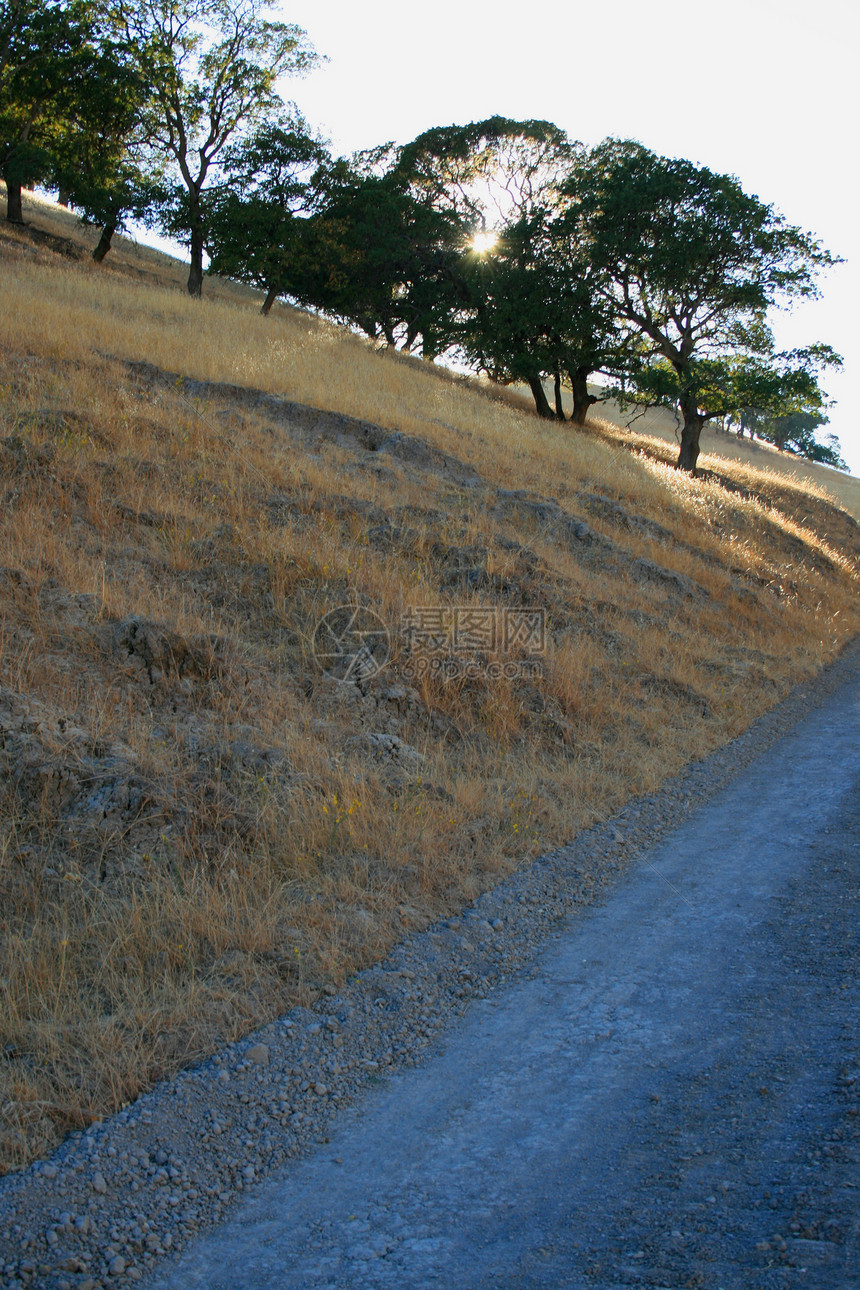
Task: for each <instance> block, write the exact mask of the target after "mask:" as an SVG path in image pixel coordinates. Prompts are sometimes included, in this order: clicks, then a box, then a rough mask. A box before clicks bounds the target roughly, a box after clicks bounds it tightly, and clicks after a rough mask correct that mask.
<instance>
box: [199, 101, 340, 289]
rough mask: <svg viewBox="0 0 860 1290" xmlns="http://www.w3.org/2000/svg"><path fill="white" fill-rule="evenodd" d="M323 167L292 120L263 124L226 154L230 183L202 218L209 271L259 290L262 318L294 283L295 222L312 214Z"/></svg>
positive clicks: (308, 133)
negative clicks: (260, 290) (261, 292)
mask: <svg viewBox="0 0 860 1290" xmlns="http://www.w3.org/2000/svg"><path fill="white" fill-rule="evenodd" d="M329 162H330V158H329V154H328V152H327V151H326V148H325V145H324V143H323V141H322V140H321V139H319V138H318V137H317V136H316V135H315V134H314V133H313V132H312V130H311V128H310V126H309V125H308V124H307V122H306V121H305V120H304V119H303V118H302V117H300V116H299V115H298V114H295V115H294V116H292V117H284V118H283V119H282V120H281V121H279V122H277V123H272V122H269V123H266V124H264V125H263V126H261V127H260V128H259V129H258V131H257V132H256V133H255V134H254V135H252V136H251V137H250V138H248V139H245V140H243V141H242V142H241V143H239V144H238V145H237V146H235V147H234V148H232V149H228V151H227V152H226V154H225V159H224V169H225V170H226V172H227V174H228V175H229V182H228V183H225V184H224V185H223V186H222V187H221V188H220V189H214V190H212V191H211V198H210V201H209V203H208V206H207V213H206V227H207V237H206V246H207V250H208V251H209V254H210V257H211V259H210V265H209V271H210V272H211V273H220V274H224V275H226V276H229V277H233V278H237V279H238V280H239V281H241V282H249V283H251V284H252V285H253V286H255V287H260V288H262V289H263V290H264V291H265V292H266V299H265V301H264V302H263V307H262V310H261V312H262V313H263V314H268V313H269V311H270V309H271V307H272V305H273V304H274V302H275V300H276V299H277V297H278V296H279V295H283V294H285V293H288V292H289V291H290V287H291V284H292V283H293V281H294V279H295V278H296V265H297V261H298V260H299V259H300V257H301V255H302V247H303V239H302V229H301V227H300V226H299V225H298V224H297V221H298V220H301V219H302V218H305V219H306V218H307V217H308V216H310V215H311V214H312V213H313V212H314V210H315V209H317V208H318V206H319V204H320V201H321V199H322V193H323V182H324V176H325V175H326V172H327V163H329Z"/></svg>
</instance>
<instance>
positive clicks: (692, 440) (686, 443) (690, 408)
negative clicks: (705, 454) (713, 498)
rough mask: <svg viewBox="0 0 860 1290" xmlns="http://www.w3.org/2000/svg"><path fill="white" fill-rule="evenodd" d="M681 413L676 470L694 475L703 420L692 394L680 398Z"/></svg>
mask: <svg viewBox="0 0 860 1290" xmlns="http://www.w3.org/2000/svg"><path fill="white" fill-rule="evenodd" d="M681 412H682V414H683V417H684V426H683V429H682V430H681V451H680V452H679V453H678V469H679V470H689V472H690V474H691V475H695V474H696V462H697V461H698V459H699V439H700V438H701V434H702V426H703V425H704V424H705V418H704V417H703V416H702V414H701V412H700V411H699V408H698V405H697V403H696V396H695V395H694V394H684V395H683V396H682V398H681Z"/></svg>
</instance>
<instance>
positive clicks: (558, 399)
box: [553, 371, 565, 421]
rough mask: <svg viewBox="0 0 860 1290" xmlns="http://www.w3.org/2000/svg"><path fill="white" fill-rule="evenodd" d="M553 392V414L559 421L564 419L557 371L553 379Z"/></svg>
mask: <svg viewBox="0 0 860 1290" xmlns="http://www.w3.org/2000/svg"><path fill="white" fill-rule="evenodd" d="M553 392H554V394H555V415H556V416H557V417H558V419H559V421H564V420H565V415H564V404H563V403H562V400H561V372H559V371H557V372H556V374H555V379H554V381H553Z"/></svg>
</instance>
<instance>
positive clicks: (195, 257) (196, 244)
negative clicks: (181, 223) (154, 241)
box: [188, 211, 203, 300]
mask: <svg viewBox="0 0 860 1290" xmlns="http://www.w3.org/2000/svg"><path fill="white" fill-rule="evenodd" d="M190 250H191V268H190V270H189V272H188V294H189V296H194V298H195V299H197V300H199V298H200V297H201V296H202V295H203V225H202V223H201V222H200V216H199V214H198V213H197V212H196V211H193V212H192V214H191V246H190Z"/></svg>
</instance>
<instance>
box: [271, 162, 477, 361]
mask: <svg viewBox="0 0 860 1290" xmlns="http://www.w3.org/2000/svg"><path fill="white" fill-rule="evenodd" d="M318 183H319V191H320V198H321V200H320V204H319V208H318V210H317V211H316V212H315V213H314V214H313V215H312V216H311V218H309V219H307V220H298V221H296V222H295V224H294V225H293V233H294V236H295V237H296V238H297V239H298V246H297V247H294V250H295V251H296V254H295V255H294V256H293V259H292V263H291V266H290V274H289V284H288V286H287V287H286V288H285V290H286V291H287V293H288V294H290V295H291V296H293V298H294V299H296V300H298V301H299V302H300V303H302V304H310V305H313V306H315V307H316V308H319V309H322V310H324V311H325V312H326V313H328V314H330V315H331V316H332V317H334V318H337V319H339V320H340V321H342V322H346V323H349V324H352V325H353V326H356V327H360V328H361V330H362V331H364V332H365V333H366V335H368V336H370V337H372V338H373V339H375V340H379V341H382V342H384V343H385V344H387V345H391V346H393V347H398V348H403V349H405V350H407V351H414V350H416V349H418V348H419V347H420V349H421V352H422V353H423V354H424V356H425V357H426V358H433V357H435V356H436V355H437V354H438V353H439V352H440V350H441V349H442V348H444V346H445V344H447V339H448V336H449V331H450V328H449V324H448V318H449V315H450V313H451V311H452V310H454V309H456V307H457V303H458V301H459V294H458V293H459V292H460V290H461V287H460V283H459V281H458V279H457V276H456V265H457V259H458V256H459V251H460V246H461V244H462V241H463V232H462V228H461V226H460V224H459V222H458V221H457V219H456V218H455V217H453V216H452V215H451V214H450V213H446V212H443V211H438V210H436V209H435V208H434V207H433V206H430V205H428V204H426V203H423V202H420V201H418V200H416V198H415V197H414V196H412V195H411V194H410V192H409V191H408V187H407V185H406V184H405V183H404V182H403V178H402V176H401V175H400V174H399V173H398V172H397V171H396V169H392V168H391V166H390V155H389V150H388V149H387V148H384V149H380V150H376V151H375V152H374V153H372V154H363V155H361V156H359V157H356V158H353V159H352V162H346V161H344V160H339V161H337V162H334V163H332V165H331V166H329V167H328V168H326V170H325V172H324V173H323V174H322V175H321V176H319V177H318Z"/></svg>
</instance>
